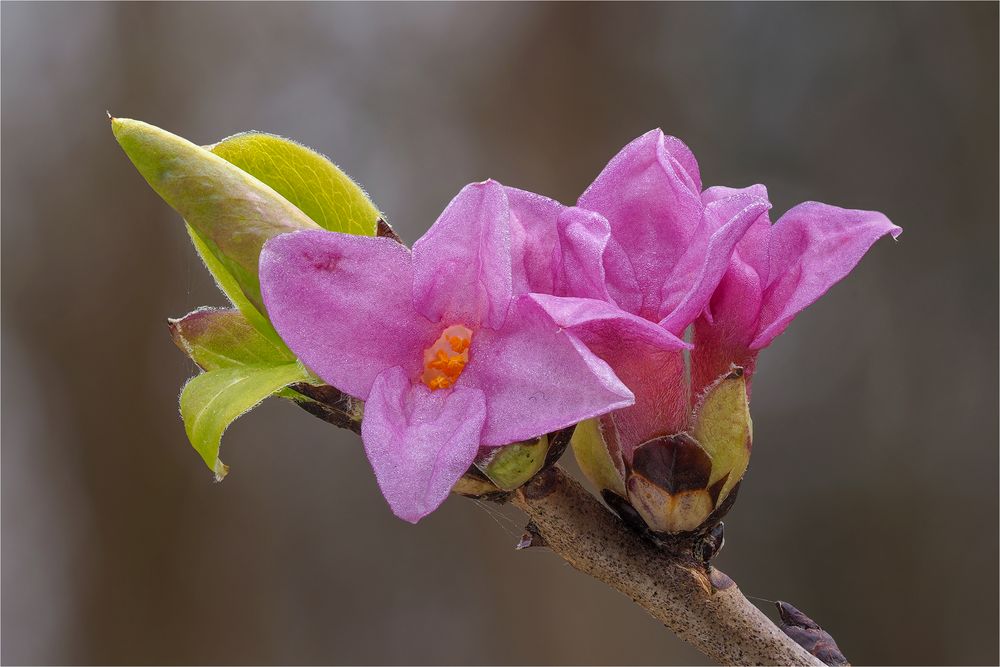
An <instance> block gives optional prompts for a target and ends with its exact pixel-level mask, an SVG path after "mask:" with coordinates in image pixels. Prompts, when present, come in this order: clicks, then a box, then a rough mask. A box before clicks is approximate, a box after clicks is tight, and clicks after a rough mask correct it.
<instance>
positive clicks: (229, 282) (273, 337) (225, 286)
mask: <svg viewBox="0 0 1000 667" xmlns="http://www.w3.org/2000/svg"><path fill="white" fill-rule="evenodd" d="M185 226H186V227H187V231H188V236H190V237H191V243H192V245H194V249H195V250H196V251H197V252H198V256H199V257H201V261H202V263H204V264H205V268H206V269H208V272H209V273H210V274H211V275H212V278H214V279H215V284H216V285H218V286H219V289H220V290H222V293H223V294H225V295H226V297H227V298H228V299H229V302H230V303H232V304H233V305H234V306H236V307H237V308H238V309H239V311H240V312H241V313H243V315H244V316H245V317H246V318H247V321H248V322H249V323H250V324H252V325H253V327H254V328H255V329H257V331H259V332H260V333H261V334H263V335H264V336H265V337H266V338H267V339H268V340H270V341H272V342H273V343H274V344H275V345H277V346H278V347H281V348H284V349H288V346H287V345H285V342H284V341H283V340H281V336H279V335H278V332H277V331H275V330H274V326H273V325H272V324H271V320H269V319H268V318H267V316H266V315H265V314H264V313H262V312H261V311H259V310H257V307H256V306H254V305H253V304H252V303H250V300H249V299H247V297H246V295H244V294H243V290H241V289H240V285H239V283H238V282H236V278H235V277H233V274H231V273H229V270H228V269H226V267H225V266H223V265H222V262H220V261H219V260H218V259H216V257H215V255H213V254H212V251H211V250H209V249H208V246H207V245H205V242H204V241H202V240H201V237H199V236H198V233H197V232H196V231H194V229H193V228H192V227H191V225H188V224H185Z"/></svg>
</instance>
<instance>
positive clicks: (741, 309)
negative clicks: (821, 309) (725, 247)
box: [691, 185, 903, 391]
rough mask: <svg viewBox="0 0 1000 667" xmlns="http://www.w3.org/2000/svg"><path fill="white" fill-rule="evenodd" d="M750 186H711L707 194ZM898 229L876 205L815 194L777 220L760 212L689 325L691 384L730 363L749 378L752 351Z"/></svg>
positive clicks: (759, 190) (700, 383) (698, 385)
mask: <svg viewBox="0 0 1000 667" xmlns="http://www.w3.org/2000/svg"><path fill="white" fill-rule="evenodd" d="M734 192H753V193H755V194H756V195H758V196H761V197H767V191H766V190H765V188H764V186H762V185H755V186H751V187H749V188H746V189H745V190H742V191H740V190H732V189H730V188H724V187H715V188H709V189H708V190H706V191H705V192H704V193H703V195H702V198H703V199H704V200H705V201H706V202H710V201H714V200H716V199H718V198H727V197H731V196H732V194H733V193H734ZM902 231H903V230H902V229H900V228H899V227H897V226H896V225H894V224H892V223H891V222H889V219H888V218H886V217H885V216H884V215H883V214H881V213H878V212H876V211H856V210H850V209H844V208H838V207H836V206H829V205H827V204H820V203H818V202H805V203H802V204H799V205H798V206H795V207H794V208H792V209H791V210H789V211H788V212H787V213H785V214H784V215H783V216H781V217H780V218H779V219H778V221H777V222H776V223H774V224H773V225H772V224H771V221H770V219H769V218H768V216H767V215H766V214H765V215H762V216H761V217H760V218H759V219H758V220H757V221H756V223H755V224H754V225H752V226H751V227H750V229H749V230H748V231H747V233H746V235H745V236H744V237H743V238H742V239H741V240H740V242H739V244H737V246H736V250H735V252H734V253H733V255H732V257H731V258H730V260H729V265H728V267H727V269H726V273H725V275H724V276H723V278H722V281H721V282H720V283H719V286H718V287H717V288H716V291H715V294H714V295H713V297H712V300H711V302H710V303H709V306H708V308H707V309H706V310H705V312H704V314H703V315H702V316H701V317H699V318H698V320H697V321H696V323H695V327H694V341H695V348H694V350H693V351H692V353H691V376H692V378H691V381H692V385H693V387H694V389H695V391H700V390H701V389H703V388H704V387H706V386H707V385H709V384H711V383H712V382H713V381H714V380H715V378H717V377H718V376H719V375H721V374H723V373H725V372H728V369H729V368H730V367H731V366H732V365H734V364H735V365H737V366H741V367H742V368H744V370H745V371H746V378H747V382H748V386H749V382H750V379H751V377H752V375H753V372H754V370H755V368H756V363H757V353H758V352H759V351H760V350H762V349H764V348H765V347H767V346H768V345H770V344H771V342H772V341H773V340H774V339H775V338H776V337H777V336H778V335H779V334H781V332H783V331H784V330H785V328H786V327H787V326H788V325H789V323H791V321H792V320H793V319H794V318H795V316H796V315H798V314H799V313H800V312H801V311H802V310H803V309H804V308H806V307H807V306H809V305H810V304H812V303H813V302H814V301H816V300H817V299H818V298H819V297H821V296H823V294H825V293H826V291H827V290H828V289H830V288H831V287H832V286H833V285H834V284H836V283H837V282H838V281H839V280H840V279H841V278H843V277H844V276H846V275H847V274H848V273H850V272H851V269H853V268H854V267H855V266H856V265H857V263H858V262H859V261H861V258H862V257H863V256H864V254H865V253H866V252H867V251H868V249H869V248H870V247H871V246H872V244H874V243H875V241H877V240H878V239H880V238H881V237H883V236H885V235H886V234H890V235H891V236H892V237H893V238H896V237H898V236H899V235H900V234H901V233H902Z"/></svg>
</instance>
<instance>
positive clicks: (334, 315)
mask: <svg viewBox="0 0 1000 667" xmlns="http://www.w3.org/2000/svg"><path fill="white" fill-rule="evenodd" d="M411 283H412V278H411V269H410V252H409V250H407V249H406V248H405V247H403V246H401V245H400V244H398V243H396V242H395V241H392V240H390V239H387V238H372V237H366V236H352V235H349V234H338V233H336V232H326V231H301V232H293V233H291V234H283V235H281V236H277V237H275V238H273V239H271V240H270V241H268V242H267V244H265V245H264V249H263V250H262V252H261V255H260V284H261V293H262V295H263V298H264V304H265V305H266V306H267V314H268V316H269V317H270V318H271V322H272V323H273V324H274V327H275V329H277V331H278V334H279V335H280V336H281V338H282V340H284V341H285V343H286V344H287V345H288V347H290V348H291V350H292V352H294V353H295V354H296V356H298V357H299V359H301V360H302V361H303V363H305V365H306V366H308V367H309V368H310V369H312V371H313V372H315V373H316V374H317V375H319V376H320V377H321V378H323V380H325V381H326V382H328V383H329V384H331V385H333V386H334V387H337V388H338V389H340V390H341V391H344V392H346V393H348V394H351V395H352V396H358V397H360V398H367V397H368V391H369V389H370V388H371V385H372V382H374V381H375V377H376V376H377V375H378V374H379V373H381V372H382V371H383V370H385V369H386V368H389V367H391V366H399V365H401V366H403V367H404V368H406V369H407V370H408V371H409V372H411V373H412V374H413V375H414V376H417V375H418V374H419V372H420V369H421V367H422V363H423V349H424V347H426V346H427V345H429V344H430V342H432V341H433V340H434V337H435V336H436V335H437V333H435V332H432V331H431V328H430V327H431V325H430V323H429V322H427V321H426V320H425V319H424V318H423V317H421V316H420V315H419V314H418V313H417V312H416V311H415V310H414V309H413V301H412V297H411V291H410V286H411Z"/></svg>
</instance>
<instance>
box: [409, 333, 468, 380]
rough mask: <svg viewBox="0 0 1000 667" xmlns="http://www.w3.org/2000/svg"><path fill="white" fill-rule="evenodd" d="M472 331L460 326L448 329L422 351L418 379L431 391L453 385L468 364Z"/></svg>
mask: <svg viewBox="0 0 1000 667" xmlns="http://www.w3.org/2000/svg"><path fill="white" fill-rule="evenodd" d="M471 343H472V331H471V330H470V329H469V328H468V327H463V326H462V325H461V324H455V325H453V326H450V327H448V328H447V329H445V330H444V331H443V332H441V335H440V336H439V337H438V339H437V340H436V341H434V344H433V345H431V346H430V347H429V348H427V349H426V350H424V374H423V375H422V376H421V377H420V379H421V380H423V381H424V384H426V385H427V386H428V387H430V388H431V389H447V388H448V387H450V386H451V385H453V384H455V380H457V379H458V376H459V375H461V374H462V369H464V368H465V365H466V364H467V363H469V345H470V344H471Z"/></svg>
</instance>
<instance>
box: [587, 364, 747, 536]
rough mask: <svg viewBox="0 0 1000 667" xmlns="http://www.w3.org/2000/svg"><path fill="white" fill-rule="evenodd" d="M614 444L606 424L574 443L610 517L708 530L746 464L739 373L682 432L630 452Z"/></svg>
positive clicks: (725, 380)
mask: <svg viewBox="0 0 1000 667" xmlns="http://www.w3.org/2000/svg"><path fill="white" fill-rule="evenodd" d="M617 443H618V438H617V434H616V432H615V427H614V423H613V422H612V421H611V420H608V419H602V420H589V421H587V422H583V423H581V424H580V425H579V426H578V427H577V430H576V433H575V435H574V437H573V452H574V454H575V455H576V459H577V462H578V463H579V464H580V468H581V469H582V470H583V472H584V474H585V475H587V477H588V478H589V479H590V481H591V482H593V483H594V484H595V485H596V486H597V487H598V488H599V489H600V490H601V492H602V495H603V496H604V498H605V499H606V500H608V499H610V500H611V502H610V504H612V505H613V506H614V507H613V508H614V509H615V511H617V512H619V514H621V513H622V511H623V509H624V507H623V506H624V504H625V503H627V505H628V506H629V507H630V508H631V509H633V510H634V511H635V514H637V515H638V517H639V518H641V519H642V522H643V523H645V525H646V527H648V528H649V530H650V531H652V532H654V533H662V534H668V535H674V534H678V533H690V532H694V531H701V530H705V529H708V528H710V527H711V525H710V524H714V523H717V522H718V520H719V519H720V518H721V517H722V515H723V514H724V513H725V511H726V510H728V507H729V505H731V504H732V503H731V502H730V503H726V502H725V501H726V499H727V498H728V497H729V496H730V495H731V494H732V493H733V490H734V489H735V488H736V485H737V484H739V482H740V480H741V479H742V478H743V474H744V473H745V472H746V469H747V464H748V462H749V460H750V448H751V422H750V412H749V408H748V405H747V394H746V382H745V379H744V376H743V370H742V369H741V368H734V369H733V370H731V371H730V372H729V373H727V374H726V375H724V376H722V377H720V378H718V379H717V380H716V381H715V382H714V383H712V384H711V385H710V386H709V387H708V388H707V389H706V391H705V392H704V394H703V396H702V398H701V400H700V401H699V402H698V404H697V406H696V407H695V409H694V411H693V412H692V415H691V418H690V420H689V427H688V428H687V429H686V430H684V431H681V432H678V433H672V434H669V435H663V436H659V437H656V438H652V439H650V440H648V441H646V442H643V443H641V444H639V445H638V446H636V447H634V448H632V450H631V451H630V452H623V451H622V450H621V448H620V447H619V446H618V444H617ZM733 497H734V498H735V496H733ZM619 498H620V499H621V501H619V500H618V499H619ZM626 513H628V514H630V518H632V519H633V520H634V519H635V518H636V517H634V516H631V512H626Z"/></svg>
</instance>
